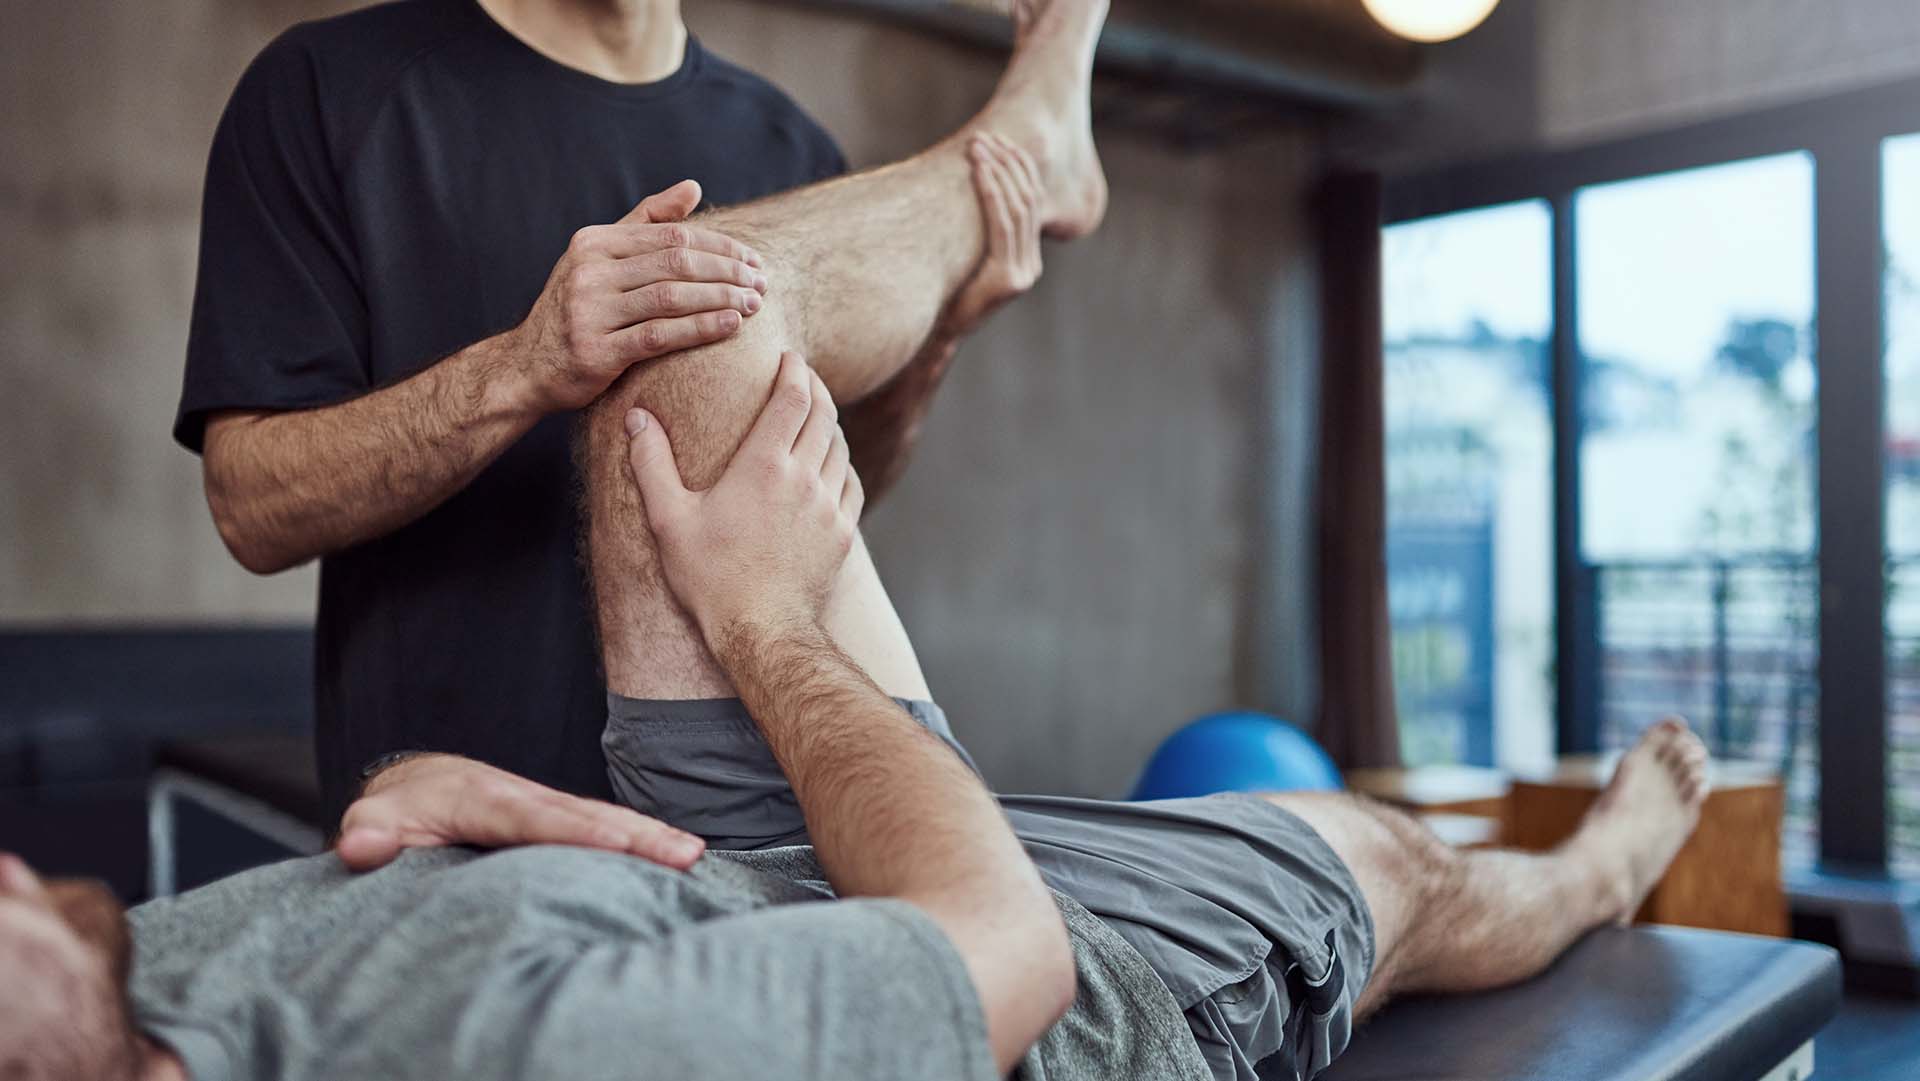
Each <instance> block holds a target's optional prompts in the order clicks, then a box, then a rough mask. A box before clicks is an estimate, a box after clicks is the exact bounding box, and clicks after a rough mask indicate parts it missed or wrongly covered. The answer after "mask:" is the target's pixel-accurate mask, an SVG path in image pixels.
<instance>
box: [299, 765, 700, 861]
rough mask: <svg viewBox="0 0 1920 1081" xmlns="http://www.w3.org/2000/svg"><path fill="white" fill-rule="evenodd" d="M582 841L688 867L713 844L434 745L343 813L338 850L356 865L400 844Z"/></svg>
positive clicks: (395, 851) (385, 855)
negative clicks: (438, 750)
mask: <svg viewBox="0 0 1920 1081" xmlns="http://www.w3.org/2000/svg"><path fill="white" fill-rule="evenodd" d="M441 845H478V846H480V847H483V848H510V847H513V846H516V845H578V846H580V847H582V848H603V849H606V850H608V851H611V852H625V853H628V854H630V855H635V856H639V857H641V858H643V859H648V860H652V861H653V862H655V863H660V864H665V865H666V866H668V867H673V868H677V869H680V870H685V869H686V868H688V867H691V866H693V863H694V861H695V860H697V859H699V858H700V853H701V852H702V851H704V850H705V848H706V845H705V844H704V843H703V842H702V841H701V840H700V839H699V838H698V837H695V836H693V835H692V834H690V833H683V832H682V831H680V830H677V829H674V828H673V827H672V826H669V825H667V824H666V823H664V822H660V821H658V820H656V819H652V818H648V817H647V816H646V815H643V814H640V813H638V812H635V811H631V810H628V809H627V808H625V807H618V806H615V805H614V804H611V803H605V802H602V801H600V800H592V799H584V798H582V797H580V796H571V795H568V794H566V793H564V792H558V791H555V790H554V789H551V788H548V787H547V786H545V785H542V784H536V783H535V782H533V781H529V780H527V779H526V778H524V777H517V776H515V775H513V774H511V773H508V772H507V771H505V770H502V769H496V768H494V767H492V766H489V765H487V764H485V763H484V762H475V761H473V760H472V759H469V758H461V757H460V756H458V755H451V754H428V755H421V756H419V757H417V758H409V759H407V760H406V761H403V762H401V763H400V764H399V765H396V766H392V767H389V768H388V769H386V770H384V771H382V772H381V773H380V774H379V775H377V776H375V777H374V778H373V780H372V781H370V782H368V784H367V787H366V790H365V791H364V792H362V793H361V795H360V798H359V799H357V800H355V801H354V803H353V806H351V807H348V808H347V813H346V815H345V816H344V817H343V818H341V820H340V841H339V844H338V845H337V846H336V850H337V851H338V852H339V853H340V859H341V861H342V862H344V863H345V864H346V865H347V866H348V867H350V868H352V869H354V870H356V871H371V870H373V869H374V868H376V867H383V866H385V865H387V864H388V863H391V862H392V861H393V858H394V857H395V856H398V855H399V854H400V852H401V850H402V849H407V848H433V847H438V846H441Z"/></svg>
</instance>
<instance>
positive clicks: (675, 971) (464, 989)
mask: <svg viewBox="0 0 1920 1081" xmlns="http://www.w3.org/2000/svg"><path fill="white" fill-rule="evenodd" d="M817 877H818V869H817V867H816V866H815V865H813V863H812V860H811V856H810V852H809V850H805V849H786V850H776V851H774V852H771V853H745V854H737V855H736V854H732V853H715V854H712V855H710V856H708V857H707V858H704V859H702V860H701V861H700V863H699V864H698V865H697V866H696V867H695V869H694V870H693V871H692V872H691V873H684V874H683V873H679V872H675V871H670V870H667V869H664V868H661V867H658V866H656V865H653V864H650V863H647V862H645V861H643V860H639V859H635V858H632V857H627V856H620V855H615V854H611V853H603V852H593V851H588V850H585V849H574V848H558V847H534V848H517V849H509V850H505V851H500V852H490V853H482V852H477V851H474V850H471V849H426V850H416V851H412V852H408V853H406V854H404V855H403V856H402V857H401V858H400V859H399V860H398V861H396V862H395V863H394V864H392V865H390V866H389V867H387V868H384V869H382V870H380V871H376V872H373V873H371V874H366V875H352V874H349V873H347V872H346V871H345V869H344V868H343V867H342V866H341V865H340V863H339V862H338V860H336V859H335V858H334V857H333V856H332V855H321V856H315V857H312V858H309V859H302V860H293V861H289V862H286V863H281V864H276V865H274V866H271V867H266V868H261V869H259V870H255V871H251V872H247V873H245V874H241V875H236V876H234V877H232V878H229V879H226V880H224V881H221V882H218V883H215V884H213V885H211V886H207V887H205V888H202V889H199V890H195V891H193V892H192V893H189V894H186V895H184V896H182V897H179V898H174V899H170V900H165V901H156V902H152V903H150V904H146V905H142V906H140V907H139V908H136V909H135V910H133V912H132V913H131V917H130V918H131V920H132V924H133V932H134V942H135V951H136V952H135V968H134V976H133V982H132V998H133V1003H134V1011H135V1015H136V1020H137V1022H138V1023H139V1024H140V1026H141V1027H142V1028H143V1029H144V1030H146V1031H148V1032H149V1033H151V1034H153V1035H154V1036H156V1037H157V1038H159V1039H161V1040H163V1041H164V1042H166V1043H168V1044H170V1045H171V1046H172V1047H173V1048H174V1049H175V1050H176V1051H177V1052H178V1053H179V1054H180V1056H181V1058H182V1059H183V1060H184V1061H185V1063H186V1066H187V1070H188V1073H189V1075H190V1076H191V1077H192V1078H193V1079H194V1081H307V1079H320V1078H328V1079H331V1078H340V1077H366V1078H381V1079H383V1081H413V1079H419V1081H445V1079H447V1078H453V1077H459V1078H463V1079H469V1081H488V1079H493V1078H499V1079H502V1081H505V1079H508V1078H546V1077H566V1078H569V1079H582V1081H586V1079H594V1078H609V1079H611V1078H622V1079H630V1078H636V1077H648V1078H651V1077H659V1078H674V1079H676V1081H680V1079H695V1078H702V1077H716V1078H720V1077H724V1078H737V1077H780V1078H793V1079H805V1078H820V1079H822V1081H828V1079H831V1081H848V1079H858V1078H886V1079H890V1081H891V1079H898V1081H911V1079H915V1078H926V1079H928V1081H935V1079H938V1081H970V1079H982V1081H985V1079H991V1078H993V1077H994V1076H995V1074H994V1068H993V1059H992V1055H991V1053H990V1051H989V1048H988V1046H987V1041H986V1029H985V1022H984V1020H983V1019H982V1016H981V1011H980V1004H979V1000H978V997H977V996H976V994H975V993H974V990H973V986H972V983H971V981H970V979H969V978H968V975H967V972H966V968H965V966H964V964H963V962H962V961H961V959H960V957H959V955H958V954H957V953H956V952H955V950H954V948H953V946H952V944H951V943H950V942H948V940H947V938H946V936H945V935H944V934H942V933H941V932H940V930H939V929H938V928H937V927H936V926H935V925H934V924H933V922H932V921H931V920H930V919H929V918H928V917H927V916H925V915H924V914H923V913H921V912H920V910H918V909H916V908H914V907H913V906H911V905H909V904H906V903H904V902H899V901H889V900H870V899H862V900H847V901H832V900H828V899H827V894H826V892H825V888H824V886H823V885H821V884H819V883H816V882H812V881H809V880H810V879H814V878H817ZM1075 907H1076V908H1077V906H1075ZM1066 915H1067V919H1068V924H1069V927H1070V929H1072V932H1073V935H1074V938H1075V949H1076V952H1077V953H1078V954H1079V957H1080V970H1081V1001H1080V1003H1078V1004H1077V1005H1076V1007H1075V1009H1074V1010H1073V1011H1072V1012H1071V1013H1070V1014H1069V1017H1068V1019H1067V1020H1066V1021H1065V1022H1063V1023H1062V1024H1061V1025H1060V1026H1056V1030H1055V1031H1054V1032H1053V1033H1050V1034H1049V1035H1048V1037H1047V1038H1046V1039H1045V1040H1043V1041H1042V1043H1041V1045H1040V1046H1038V1047H1036V1049H1035V1051H1034V1052H1033V1053H1032V1054H1030V1055H1029V1056H1028V1059H1027V1061H1026V1063H1024V1064H1023V1067H1022V1070H1021V1071H1020V1072H1021V1073H1023V1074H1025V1075H1027V1076H1028V1077H1030V1078H1035V1079H1040V1078H1045V1079H1049V1081H1069V1079H1073V1078H1089V1079H1091V1078H1095V1077H1109V1076H1128V1077H1165V1078H1181V1079H1189V1078H1204V1077H1206V1076H1207V1074H1206V1071H1205V1067H1204V1064H1202V1063H1200V1060H1199V1058H1198V1053H1197V1050H1195V1049H1194V1046H1193V1043H1192V1039H1191V1037H1190V1036H1189V1035H1188V1034H1187V1030H1186V1025H1185V1024H1184V1022H1183V1021H1182V1019H1181V1016H1180V1013H1179V1009H1178V1007H1177V1005H1176V1004H1175V1003H1174V1001H1173V999H1172V997H1171V996H1170V995H1169V994H1168V993H1167V992H1166V990H1165V988H1164V987H1163V986H1161V985H1160V984H1159V982H1158V980H1157V979H1156V978H1155V977H1154V976H1153V974H1152V972H1151V970H1150V969H1147V968H1146V966H1145V964H1144V962H1142V961H1141V960H1140V959H1139V957H1138V956H1137V955H1133V954H1132V951H1131V950H1130V948H1128V947H1127V946H1126V945H1125V943H1123V942H1121V941H1120V940H1119V939H1118V938H1117V937H1115V936H1113V935H1112V934H1111V933H1110V932H1107V931H1106V930H1105V928H1104V927H1103V926H1101V925H1100V924H1099V921H1098V920H1096V919H1094V918H1093V917H1091V916H1087V915H1086V914H1085V912H1084V910H1079V911H1077V912H1076V911H1073V910H1072V909H1067V910H1066ZM1143 979H1144V982H1143ZM1196 1068H1197V1072H1196ZM1116 1071H1123V1072H1116Z"/></svg>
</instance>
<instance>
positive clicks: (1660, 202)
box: [1574, 153, 1819, 858]
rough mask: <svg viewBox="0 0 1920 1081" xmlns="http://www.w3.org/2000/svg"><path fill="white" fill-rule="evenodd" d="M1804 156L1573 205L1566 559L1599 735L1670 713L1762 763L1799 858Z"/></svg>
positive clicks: (1807, 774)
mask: <svg viewBox="0 0 1920 1081" xmlns="http://www.w3.org/2000/svg"><path fill="white" fill-rule="evenodd" d="M1813 183H1814V178H1813V163H1812V159H1811V157H1810V156H1809V155H1807V154H1804V153H1791V154H1781V155H1775V156H1770V157H1764V158H1757V159H1753V160H1748V161H1741V162H1735V163H1730V164H1725V165H1716V166H1712V167H1707V168H1700V169H1691V170H1687V171H1683V172H1675V173H1667V174H1663V175H1658V176H1651V177H1645V178H1641V179H1635V180H1628V181H1621V182H1617V183H1612V184H1604V185H1598V186H1592V187H1587V188H1583V189H1581V190H1580V191H1579V192H1577V193H1576V195H1575V199H1574V229H1575V250H1576V252H1577V254H1578V259H1577V263H1576V266H1575V280H1574V288H1575V292H1576V295H1577V298H1578V311H1579V328H1578V343H1579V355H1580V377H1581V380H1582V385H1581V394H1580V402H1581V410H1580V423H1581V430H1580V443H1579V469H1580V476H1579V484H1580V497H1581V508H1580V511H1581V513H1580V534H1581V535H1580V553H1581V559H1582V563H1583V567H1584V569H1585V570H1586V572H1587V575H1588V580H1589V581H1590V582H1591V583H1592V589H1593V602H1592V603H1593V605H1594V621H1595V623H1596V624H1597V635H1596V636H1597V638H1598V642H1597V658H1598V680H1597V685H1598V692H1599V702H1598V706H1599V722H1600V738H1601V744H1602V746H1604V747H1610V748H1611V747H1621V746H1625V745H1627V744H1628V743H1630V742H1631V741H1632V740H1633V739H1634V738H1635V737H1636V736H1637V735H1638V734H1639V732H1640V730H1641V729H1642V728H1644V727H1646V726H1647V725H1649V724H1651V723H1653V722H1654V721H1656V720H1658V719H1659V718H1660V717H1662V716H1664V715H1666V714H1668V713H1679V714H1681V715H1683V716H1685V717H1686V718H1687V719H1688V720H1689V721H1691V722H1692V723H1693V725H1694V728H1695V730H1696V731H1698V732H1699V733H1700V734H1701V736H1702V737H1703V738H1705V739H1706V740H1707V742H1708V745H1709V746H1710V747H1711V748H1712V750H1713V752H1714V754H1715V755H1716V756H1717V757H1721V758H1740V759H1757V760H1761V761H1764V762H1767V763H1770V764H1772V765H1775V766H1777V767H1779V768H1780V769H1781V770H1782V771H1783V772H1784V773H1785V774H1786V776H1787V778H1788V783H1789V791H1790V813H1789V824H1790V827H1792V828H1790V830H1789V852H1790V855H1793V856H1798V857H1803V858H1804V857H1810V856H1811V854H1812V839H1813V823H1814V805H1813V795H1814V759H1813V746H1814V743H1815V732H1814V719H1815V715H1816V710H1817V708H1818V702H1817V694H1816V689H1817V688H1816V674H1815V669H1816V664H1817V656H1818V653H1817V649H1816V644H1817V640H1818V624H1819V609H1818V589H1817V582H1818V574H1817V567H1816V564H1815V547H1814V534H1815V519H1816V504H1815V500H1814V479H1815V472H1816V462H1817V458H1816V453H1815V451H1816V446H1815V439H1816V429H1815V425H1814V415H1815V405H1814V402H1815V397H1814V395H1815V389H1816V388H1815V370H1816V369H1815V362H1814V351H1813V346H1814V337H1813V329H1814V237H1813V211H1814V206H1813Z"/></svg>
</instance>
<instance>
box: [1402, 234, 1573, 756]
mask: <svg viewBox="0 0 1920 1081" xmlns="http://www.w3.org/2000/svg"><path fill="white" fill-rule="evenodd" d="M1551 233H1552V230H1551V219H1550V217H1549V214H1548V210H1547V206H1546V204H1545V203H1544V202H1541V201H1537V200H1536V201H1532V202H1523V203H1515V204H1511V205H1507V206H1499V207H1492V208H1488V209H1485V210H1478V211H1473V212H1469V213H1463V214H1454V215H1449V216H1446V217H1442V218H1432V219H1427V220H1424V221H1419V222H1413V223H1409V224H1406V225H1400V226H1395V227H1392V228H1389V229H1388V230H1387V232H1386V236H1385V263H1384V266H1385V297H1384V300H1385V310H1384V316H1385V330H1386V373H1385V375H1386V382H1385V398H1386V411H1387V425H1386V429H1387V434H1386V461H1387V465H1386V469H1387V508H1388V510H1387V514H1388V521H1387V603H1388V609H1389V611H1390V613H1391V617H1392V623H1393V666H1394V677H1395V685H1396V691H1397V698H1398V706H1399V714H1400V724H1401V743H1402V751H1403V753H1404V755H1405V757H1406V759H1407V760H1408V761H1409V762H1412V763H1416V764H1420V763H1432V762H1472V763H1476V764H1486V765H1491V764H1493V763H1494V762H1496V761H1498V762H1501V763H1504V764H1509V765H1522V764H1536V763H1539V762H1541V761H1543V760H1545V759H1548V758H1550V757H1551V754H1552V747H1553V686H1552V668H1553V578H1552V570H1553V531H1552V491H1553V489H1552V438H1553V430H1552V424H1551V420H1550V411H1549V397H1548V367H1547V336H1548V332H1549V329H1550V327H1551V322H1552V296H1551V282H1552V235H1551Z"/></svg>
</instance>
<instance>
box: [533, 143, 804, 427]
mask: <svg viewBox="0 0 1920 1081" xmlns="http://www.w3.org/2000/svg"><path fill="white" fill-rule="evenodd" d="M698 205H700V185H699V184H698V183H696V182H694V181H692V180H683V181H681V182H680V183H678V184H675V185H674V186H673V187H671V188H668V189H667V190H666V191H663V192H660V193H659V194H657V195H650V196H648V197H647V198H646V199H644V200H642V201H641V203H640V205H639V206H637V207H634V208H633V210H632V211H631V212H630V213H628V214H627V216H626V217H624V218H621V219H620V220H619V221H617V222H614V223H612V224H610V225H593V226H588V227H587V228H585V229H582V230H580V231H579V232H577V233H575V234H573V240H572V241H571V242H570V243H568V245H567V250H566V253H565V254H564V255H562V256H561V257H560V261H559V262H558V263H556V264H555V265H554V268H553V273H552V274H551V275H549V276H548V278H547V284H546V287H545V288H544V289H542V290H541V291H540V297H539V299H538V300H535V301H534V303H533V310H532V311H531V312H529V313H528V314H527V317H526V319H525V320H524V321H522V322H521V324H520V325H519V326H518V327H515V328H514V329H513V330H510V331H508V332H507V334H508V337H509V338H510V340H511V344H512V346H513V349H512V351H511V355H512V356H513V357H514V359H515V361H516V363H517V365H518V368H517V373H518V374H519V375H520V376H521V377H522V379H523V380H524V382H525V391H526V393H527V394H529V395H531V396H532V398H533V404H534V406H535V407H536V408H538V409H540V410H542V411H544V412H555V411H559V410H564V409H578V408H580V407H582V406H584V405H586V404H587V403H588V402H591V401H593V400H594V399H595V398H597V397H599V396H600V392H601V391H604V390H606V389H607V387H609V386H610V385H612V383H613V381H614V380H615V379H618V378H620V374H621V373H622V372H624V371H626V370H627V368H628V367H630V366H632V365H633V364H636V363H638V362H640V361H643V360H650V359H652V358H653V357H657V356H660V355H662V354H664V353H671V352H674V351H676V350H680V349H687V348H691V347H693V346H696V345H705V344H707V343H709V342H716V341H719V340H721V339H723V338H726V337H729V336H731V335H732V334H733V333H734V332H735V331H737V330H739V329H740V324H741V322H742V321H743V320H745V319H746V318H748V317H749V316H751V315H753V313H755V312H757V311H759V310H760V305H761V302H762V297H764V295H765V294H766V291H767V277H766V274H765V273H764V272H763V271H762V270H761V269H760V268H761V259H760V255H759V253H757V252H755V251H754V250H753V249H751V248H749V247H747V246H746V245H745V244H742V243H740V242H739V241H737V240H734V239H733V238H732V237H729V236H727V235H726V234H724V233H720V232H717V231H715V230H713V229H704V228H701V227H700V226H697V225H686V224H683V220H684V219H685V218H686V216H687V215H688V214H691V213H693V208H694V207H696V206H698Z"/></svg>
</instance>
